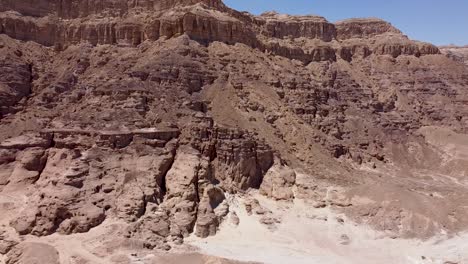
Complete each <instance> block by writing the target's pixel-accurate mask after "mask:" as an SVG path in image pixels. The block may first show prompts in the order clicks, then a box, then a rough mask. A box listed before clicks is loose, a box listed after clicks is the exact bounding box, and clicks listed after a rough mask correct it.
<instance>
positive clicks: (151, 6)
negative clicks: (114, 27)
mask: <svg viewBox="0 0 468 264" xmlns="http://www.w3.org/2000/svg"><path fill="white" fill-rule="evenodd" d="M199 3H201V4H204V5H206V6H208V7H211V8H216V9H224V8H225V6H224V5H223V3H222V2H221V1H220V0H176V1H171V0H143V1H134V0H103V1H98V2H96V1H92V0H91V1H90V0H85V1H78V0H65V1H56V0H40V1H34V0H26V1H21V2H17V1H13V0H2V1H1V2H0V11H8V10H13V11H17V12H19V13H21V14H23V15H25V16H32V17H43V16H48V15H57V16H58V17H60V18H65V19H71V18H80V17H87V16H90V15H96V14H105V15H107V16H109V15H110V16H122V15H123V14H125V13H127V12H129V11H130V10H132V9H138V8H140V9H143V10H150V11H162V10H167V9H170V8H174V7H177V6H187V5H194V4H199Z"/></svg>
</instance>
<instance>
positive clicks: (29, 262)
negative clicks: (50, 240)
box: [6, 242, 60, 264]
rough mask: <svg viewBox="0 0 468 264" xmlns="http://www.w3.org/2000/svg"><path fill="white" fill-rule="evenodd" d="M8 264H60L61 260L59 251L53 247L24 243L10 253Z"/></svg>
mask: <svg viewBox="0 0 468 264" xmlns="http://www.w3.org/2000/svg"><path fill="white" fill-rule="evenodd" d="M6 263H7V264H13V263H24V264H34V263H51V264H59V263H60V259H59V253H58V251H57V250H56V249H55V248H54V247H53V246H50V245H47V244H43V243H33V242H24V243H21V244H19V245H18V246H17V247H15V248H14V249H13V250H11V251H10V253H8V256H7V260H6Z"/></svg>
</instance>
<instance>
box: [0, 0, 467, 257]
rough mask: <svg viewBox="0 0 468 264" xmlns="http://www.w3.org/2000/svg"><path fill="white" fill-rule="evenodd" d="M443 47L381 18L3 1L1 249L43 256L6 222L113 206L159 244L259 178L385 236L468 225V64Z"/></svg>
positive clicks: (114, 216) (180, 4)
mask: <svg viewBox="0 0 468 264" xmlns="http://www.w3.org/2000/svg"><path fill="white" fill-rule="evenodd" d="M443 52H444V53H446V54H447V56H446V55H443V54H441V52H440V50H439V49H438V48H437V47H435V46H434V45H432V44H428V43H422V42H417V41H413V40H410V39H408V38H407V37H406V36H404V35H403V34H402V33H401V32H400V31H399V30H398V29H396V28H394V27H393V26H391V25H390V24H389V23H387V22H385V21H381V20H378V19H351V20H346V21H342V22H338V23H336V24H332V23H330V22H328V21H326V20H325V19H324V18H321V17H315V16H287V15H280V14H277V13H274V12H270V13H265V14H263V15H261V16H253V15H250V14H247V13H240V12H237V11H235V10H232V9H229V8H228V7H226V6H225V5H224V4H223V3H222V2H221V1H215V0H205V1H201V0H198V1H195V0H180V1H163V0H161V1H158V0H154V1H149V0H148V1H133V0H132V1H127V0H113V1H111V0H105V1H90V0H89V1H74V0H67V1H46V0H42V1H12V0H0V118H1V119H0V195H5V197H18V199H17V200H16V201H15V203H13V205H10V204H8V206H7V204H6V202H5V204H4V206H3V202H2V201H3V200H2V199H3V198H2V199H0V202H2V207H0V208H2V209H1V210H5V214H3V213H2V214H0V215H8V217H3V218H0V224H2V226H1V227H0V228H1V229H2V230H0V231H1V232H0V235H1V236H2V237H5V239H4V241H5V242H4V243H3V244H0V249H2V252H0V253H1V254H6V253H7V252H8V251H11V252H12V253H10V257H9V258H10V259H11V260H10V261H11V262H12V263H13V262H14V261H15V260H16V259H21V258H24V257H25V256H26V257H27V256H28V254H29V253H28V252H29V251H31V250H30V249H31V248H32V249H34V248H43V249H44V250H45V252H46V253H47V254H46V255H47V256H46V257H47V258H50V261H51V263H53V261H56V258H57V256H56V252H55V251H54V250H53V249H50V248H48V247H47V245H41V244H31V243H19V242H20V241H19V239H18V241H16V240H15V239H10V238H9V237H7V235H4V234H7V233H8V234H15V235H16V236H19V237H21V236H25V235H33V236H37V237H41V236H47V235H50V234H53V233H61V234H67V235H69V234H77V233H86V232H91V231H92V229H93V228H96V227H99V226H102V225H103V223H109V222H111V223H113V222H112V221H118V222H119V223H123V225H124V228H123V229H121V230H120V231H119V232H118V233H116V234H117V236H119V237H122V238H125V239H127V240H128V241H132V243H133V242H135V243H137V244H138V245H141V246H142V247H145V248H150V249H153V248H160V249H169V248H170V246H171V245H172V246H173V245H176V244H180V243H182V242H183V240H184V239H185V238H186V237H188V236H190V235H191V234H193V233H194V234H195V235H197V236H200V237H207V236H212V235H215V234H216V232H217V231H218V229H219V226H220V224H221V223H222V222H223V221H225V220H226V219H227V218H228V217H230V219H231V221H232V222H233V223H236V224H239V218H238V217H237V216H236V215H233V214H232V213H230V209H229V204H230V201H229V197H230V196H231V195H248V193H249V192H250V191H251V190H256V189H258V190H259V192H260V193H261V194H263V195H265V196H267V197H269V198H270V199H273V200H278V201H286V202H287V201H293V200H295V199H301V200H305V201H307V202H310V203H312V204H313V206H314V207H316V208H322V207H331V208H333V209H335V210H337V211H340V212H343V213H346V214H347V215H348V216H349V217H351V218H352V219H353V220H354V221H356V222H358V223H365V224H369V225H371V226H373V227H374V228H376V229H379V230H383V231H386V232H388V233H389V234H391V235H393V236H401V237H423V238H428V237H430V236H433V235H435V234H437V233H438V232H440V230H443V232H446V233H449V234H451V233H454V232H460V231H463V230H466V228H467V226H468V221H467V219H468V217H467V213H466V210H462V209H460V208H463V206H466V201H467V200H468V199H467V198H468V197H467V193H468V192H467V186H466V177H467V175H468V171H467V168H468V158H467V148H466V142H465V139H466V134H467V133H468V119H467V116H468V107H467V102H468V91H467V89H468V69H467V66H466V64H464V63H463V62H462V61H463V59H460V57H461V55H457V54H458V53H456V52H455V51H453V52H452V51H449V52H447V51H446V49H443ZM5 199H6V198H5ZM8 199H9V198H8ZM257 203H258V201H257V202H252V203H251V204H249V205H248V206H247V207H249V208H250V210H251V211H252V210H253V211H255V212H254V213H256V214H258V215H262V220H261V221H262V223H264V224H266V225H269V226H274V225H275V224H278V221H279V220H278V219H276V218H274V217H273V216H271V215H270V214H269V212H267V211H265V210H263V211H262V210H261V206H260V205H258V204H257ZM5 208H6V209H5ZM252 208H253V209H252ZM257 211H258V212H257ZM2 212H3V211H2ZM447 215H449V216H450V217H449V218H447V217H446V216H447ZM114 235H115V234H114ZM12 236H13V235H12ZM13 237H14V236H13ZM22 248H25V249H24V250H21V249H22ZM21 252H22V253H21Z"/></svg>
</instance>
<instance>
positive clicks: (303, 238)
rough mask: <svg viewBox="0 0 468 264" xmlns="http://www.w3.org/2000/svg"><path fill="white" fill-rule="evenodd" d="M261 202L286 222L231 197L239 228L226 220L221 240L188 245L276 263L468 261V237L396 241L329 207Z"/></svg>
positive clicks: (196, 240) (195, 241) (194, 241)
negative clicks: (266, 220) (263, 216)
mask: <svg viewBox="0 0 468 264" xmlns="http://www.w3.org/2000/svg"><path fill="white" fill-rule="evenodd" d="M256 198H257V199H258V200H259V201H260V204H262V206H264V207H266V208H268V209H270V210H271V211H272V215H275V216H277V217H278V218H279V219H281V223H279V224H276V226H275V227H273V228H271V227H270V228H269V227H267V226H265V225H262V224H260V223H259V221H258V219H259V216H249V215H248V214H247V212H246V210H245V208H244V206H241V205H242V204H243V201H242V199H240V198H231V209H232V211H235V212H236V214H237V215H238V217H239V219H240V223H239V225H238V226H235V225H234V224H233V223H230V222H229V221H226V222H225V223H224V224H223V226H222V227H221V231H220V232H219V233H218V234H217V235H216V236H214V237H210V238H208V239H199V238H196V237H191V238H190V239H189V241H188V243H189V244H191V245H194V246H197V247H199V248H200V249H201V250H202V252H203V253H205V254H209V255H215V256H221V257H225V258H230V259H237V260H244V261H258V262H263V263H271V264H276V263H278V264H282V263H296V264H302V263H304V264H306V263H307V264H311V263H337V264H338V263H347V264H348V263H360V264H362V263H373V264H374V263H414V264H416V263H421V264H425V263H446V262H447V263H450V262H449V261H452V262H453V263H468V234H460V235H458V236H454V237H451V238H448V237H446V236H444V235H443V234H441V235H440V236H439V237H437V238H433V239H431V240H429V241H418V240H403V239H392V238H389V237H388V236H386V235H385V234H383V233H381V232H376V231H373V230H372V229H371V228H369V227H365V226H358V225H356V224H354V223H352V222H350V221H349V220H347V219H346V217H345V216H344V215H337V214H335V213H333V212H332V211H331V210H329V209H328V208H322V209H315V208H313V207H311V206H309V205H306V204H305V203H304V202H302V201H297V200H296V201H295V202H294V204H287V203H283V204H281V203H280V204H278V203H275V202H272V201H269V200H267V199H264V198H262V197H260V196H258V197H256Z"/></svg>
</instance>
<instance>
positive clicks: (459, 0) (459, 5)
mask: <svg viewBox="0 0 468 264" xmlns="http://www.w3.org/2000/svg"><path fill="white" fill-rule="evenodd" d="M224 2H225V3H226V4H227V5H228V6H230V7H232V8H234V9H237V10H239V11H249V12H250V13H253V14H260V13H262V12H265V11H271V10H275V11H277V12H279V13H287V14H296V15H298V14H300V15H304V14H314V15H320V16H324V17H325V18H327V19H328V20H329V21H331V22H334V21H337V20H341V19H345V18H351V17H379V18H382V19H385V20H387V21H389V22H391V23H392V24H393V25H394V26H396V27H397V28H399V29H400V30H402V31H403V32H404V33H405V34H406V35H408V36H409V37H410V38H412V39H416V40H421V41H427V42H431V43H434V44H436V45H445V44H457V45H467V44H468V0H224Z"/></svg>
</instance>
